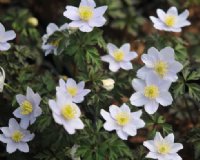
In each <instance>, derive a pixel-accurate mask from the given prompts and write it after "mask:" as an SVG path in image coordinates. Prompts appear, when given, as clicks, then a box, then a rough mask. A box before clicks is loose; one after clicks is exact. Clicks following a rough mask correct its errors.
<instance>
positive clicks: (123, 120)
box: [115, 112, 130, 126]
mask: <svg viewBox="0 0 200 160" xmlns="http://www.w3.org/2000/svg"><path fill="white" fill-rule="evenodd" d="M115 119H116V121H117V124H119V125H120V126H125V125H126V124H127V123H128V122H129V121H130V115H129V114H128V113H125V112H120V113H118V114H117V115H116V117H115Z"/></svg>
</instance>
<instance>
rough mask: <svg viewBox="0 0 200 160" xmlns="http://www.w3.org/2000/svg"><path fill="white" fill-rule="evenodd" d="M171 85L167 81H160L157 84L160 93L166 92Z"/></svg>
mask: <svg viewBox="0 0 200 160" xmlns="http://www.w3.org/2000/svg"><path fill="white" fill-rule="evenodd" d="M167 77H169V74H167V75H166V78H167ZM164 78H165V77H164ZM171 84H172V82H171V81H170V80H169V79H167V80H162V79H160V80H159V82H158V86H159V90H160V92H161V91H164V92H166V91H168V90H169V88H170V86H171Z"/></svg>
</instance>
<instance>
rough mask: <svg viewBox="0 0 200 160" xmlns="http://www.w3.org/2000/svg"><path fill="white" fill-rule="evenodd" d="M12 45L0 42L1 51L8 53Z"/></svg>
mask: <svg viewBox="0 0 200 160" xmlns="http://www.w3.org/2000/svg"><path fill="white" fill-rule="evenodd" d="M10 47H11V46H10V44H9V43H6V42H5V43H1V42H0V51H7V50H8V49H10Z"/></svg>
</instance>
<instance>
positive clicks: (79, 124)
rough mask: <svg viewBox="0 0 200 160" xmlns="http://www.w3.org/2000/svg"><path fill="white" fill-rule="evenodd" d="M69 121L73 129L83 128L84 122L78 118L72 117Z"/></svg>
mask: <svg viewBox="0 0 200 160" xmlns="http://www.w3.org/2000/svg"><path fill="white" fill-rule="evenodd" d="M71 123H73V124H72V125H73V126H74V128H75V129H83V128H84V124H83V122H82V121H81V119H80V118H77V119H73V120H72V121H71Z"/></svg>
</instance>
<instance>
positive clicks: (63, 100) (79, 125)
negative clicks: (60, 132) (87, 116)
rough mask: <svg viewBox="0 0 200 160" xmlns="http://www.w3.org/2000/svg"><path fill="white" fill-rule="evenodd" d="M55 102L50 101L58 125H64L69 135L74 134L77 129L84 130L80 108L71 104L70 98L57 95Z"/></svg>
mask: <svg viewBox="0 0 200 160" xmlns="http://www.w3.org/2000/svg"><path fill="white" fill-rule="evenodd" d="M56 97H57V98H56V101H55V100H49V107H50V109H51V110H52V114H53V118H54V120H55V122H56V123H58V124H60V125H63V127H64V129H65V130H66V131H67V132H68V133H69V134H74V133H75V130H76V129H83V128H84V124H83V122H82V121H81V119H80V116H81V111H80V109H79V107H78V106H77V105H76V104H75V103H72V102H71V99H70V97H67V96H65V95H63V94H60V93H57V96H56Z"/></svg>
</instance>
